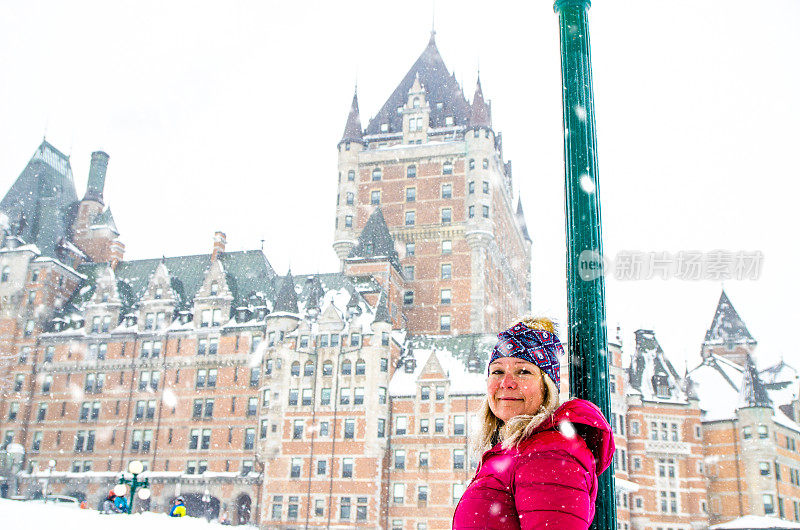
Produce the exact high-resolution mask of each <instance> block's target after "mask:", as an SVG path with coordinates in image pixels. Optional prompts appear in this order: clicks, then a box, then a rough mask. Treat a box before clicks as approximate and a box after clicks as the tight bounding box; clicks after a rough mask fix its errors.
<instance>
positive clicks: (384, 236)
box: [347, 206, 400, 270]
mask: <svg viewBox="0 0 800 530" xmlns="http://www.w3.org/2000/svg"><path fill="white" fill-rule="evenodd" d="M347 257H348V258H378V257H383V258H385V259H388V260H389V261H390V262H391V264H392V265H394V266H395V268H397V270H400V256H399V255H398V254H397V250H396V249H395V248H394V239H393V238H392V234H390V233H389V227H388V226H387V225H386V219H384V217H383V211H382V210H381V208H380V206H379V207H377V208H375V211H374V212H372V215H370V216H369V219H367V224H366V225H365V226H364V229H363V230H362V231H361V234H359V236H358V243H357V244H356V246H354V247H353V249H352V250H351V251H350V254H349V255H348V256H347Z"/></svg>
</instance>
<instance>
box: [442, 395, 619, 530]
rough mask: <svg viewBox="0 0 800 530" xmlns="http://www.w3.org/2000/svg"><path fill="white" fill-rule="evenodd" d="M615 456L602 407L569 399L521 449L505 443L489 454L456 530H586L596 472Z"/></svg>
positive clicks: (456, 520)
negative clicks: (543, 529)
mask: <svg viewBox="0 0 800 530" xmlns="http://www.w3.org/2000/svg"><path fill="white" fill-rule="evenodd" d="M576 432H577V434H576ZM613 455H614V437H613V434H612V432H611V427H610V426H609V424H608V422H607V421H606V419H605V418H604V417H603V415H602V413H601V412H600V409H598V408H597V407H596V406H595V405H594V404H592V403H590V402H588V401H584V400H582V399H573V400H571V401H568V402H566V403H564V404H563V405H561V406H560V407H559V408H558V409H557V410H556V412H555V413H554V414H553V415H552V416H551V418H550V419H546V420H545V421H543V422H542V424H541V425H539V426H538V427H537V428H536V430H535V431H534V434H533V435H532V436H531V437H530V438H528V439H527V440H525V441H523V442H522V443H521V444H520V445H519V447H516V448H514V447H512V448H509V449H503V448H502V446H501V445H500V444H498V445H496V446H494V447H492V448H491V449H489V450H488V451H486V452H485V453H484V454H483V458H482V459H481V464H480V466H479V467H478V470H477V471H476V473H475V478H473V479H472V482H471V483H470V485H469V487H468V488H467V490H466V491H465V492H464V495H462V497H461V501H460V502H459V503H458V506H457V507H456V511H455V515H454V516H453V530H467V529H478V528H480V529H482V530H487V529H488V530H493V529H497V530H515V529H520V530H528V529H533V528H556V529H557V530H573V529H575V530H577V529H581V530H584V529H586V528H588V527H589V525H590V524H591V522H592V519H594V502H595V498H596V497H597V475H599V474H600V473H602V472H603V471H604V470H605V469H606V468H607V467H608V466H609V465H610V464H611V458H612V457H613Z"/></svg>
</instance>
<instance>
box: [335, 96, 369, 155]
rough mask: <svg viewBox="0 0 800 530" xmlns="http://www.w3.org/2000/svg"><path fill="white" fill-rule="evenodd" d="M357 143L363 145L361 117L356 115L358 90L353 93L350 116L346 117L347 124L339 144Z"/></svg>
mask: <svg viewBox="0 0 800 530" xmlns="http://www.w3.org/2000/svg"><path fill="white" fill-rule="evenodd" d="M342 142H358V143H360V144H363V143H364V134H363V131H362V129H361V116H360V114H359V113H358V88H356V90H355V92H353V103H352V104H351V105H350V114H348V116H347V124H346V125H345V126H344V134H342V139H341V141H340V142H339V143H340V144H341V143H342Z"/></svg>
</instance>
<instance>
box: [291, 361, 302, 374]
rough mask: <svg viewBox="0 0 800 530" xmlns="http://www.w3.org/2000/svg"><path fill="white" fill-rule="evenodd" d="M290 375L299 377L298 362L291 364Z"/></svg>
mask: <svg viewBox="0 0 800 530" xmlns="http://www.w3.org/2000/svg"><path fill="white" fill-rule="evenodd" d="M292 375H300V363H299V362H298V361H295V362H293V363H292Z"/></svg>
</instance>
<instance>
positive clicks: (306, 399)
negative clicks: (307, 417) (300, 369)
mask: <svg viewBox="0 0 800 530" xmlns="http://www.w3.org/2000/svg"><path fill="white" fill-rule="evenodd" d="M302 399H303V401H302V402H301V403H302V404H303V406H308V405H311V402H312V400H313V396H312V395H311V389H310V388H304V389H303V397H302Z"/></svg>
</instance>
